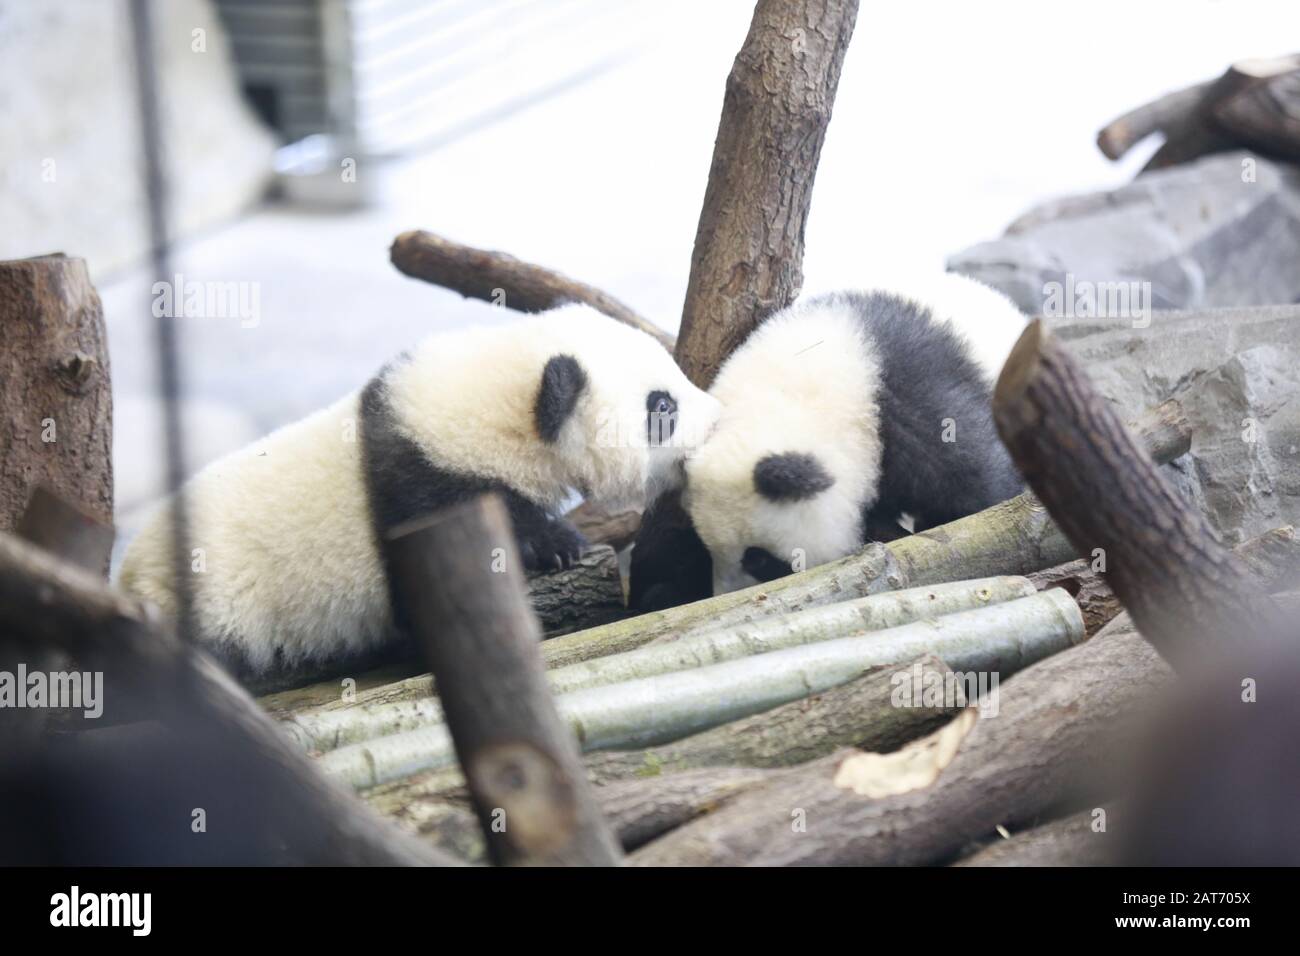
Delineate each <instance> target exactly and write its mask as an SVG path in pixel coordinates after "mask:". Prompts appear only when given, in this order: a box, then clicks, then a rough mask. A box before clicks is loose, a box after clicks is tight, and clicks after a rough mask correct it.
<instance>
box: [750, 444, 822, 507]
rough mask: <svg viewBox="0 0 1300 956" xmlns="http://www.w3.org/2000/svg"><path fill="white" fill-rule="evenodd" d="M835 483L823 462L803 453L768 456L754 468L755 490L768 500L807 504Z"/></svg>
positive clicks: (794, 452)
mask: <svg viewBox="0 0 1300 956" xmlns="http://www.w3.org/2000/svg"><path fill="white" fill-rule="evenodd" d="M833 484H835V479H834V478H832V477H831V476H830V474H829V473H828V472H827V471H826V469H825V468H824V467H823V466H822V463H821V462H820V461H818V460H817V459H816V458H814V457H813V456H812V455H807V454H804V453H803V452H797V451H788V452H785V453H784V454H780V455H768V456H767V457H765V458H761V459H759V461H758V464H756V465H755V466H754V488H755V490H757V491H758V493H759V494H760V495H762V496H763V497H764V498H766V499H767V500H768V501H806V500H807V499H809V498H813V497H815V496H817V495H819V494H821V493H822V492H823V491H825V490H826V489H827V488H829V487H830V486H831V485H833Z"/></svg>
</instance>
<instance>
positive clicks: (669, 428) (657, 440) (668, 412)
mask: <svg viewBox="0 0 1300 956" xmlns="http://www.w3.org/2000/svg"><path fill="white" fill-rule="evenodd" d="M676 430H677V400H676V399H675V398H673V397H672V395H670V394H669V393H668V392H663V391H653V392H651V393H650V394H649V395H647V396H646V397H645V436H646V440H647V441H648V442H649V443H650V445H652V446H654V445H664V444H667V443H668V439H670V438H672V437H673V432H674V431H676Z"/></svg>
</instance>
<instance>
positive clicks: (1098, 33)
mask: <svg viewBox="0 0 1300 956" xmlns="http://www.w3.org/2000/svg"><path fill="white" fill-rule="evenodd" d="M157 8H158V17H159V22H158V25H157V27H158V37H157V41H158V60H157V63H158V75H159V85H160V93H161V96H162V99H163V107H164V117H165V127H164V148H165V151H166V155H167V162H168V167H167V168H168V171H169V177H170V187H171V214H172V223H171V225H172V229H173V232H174V234H175V236H176V237H177V243H176V246H175V248H174V250H173V256H172V265H173V268H174V269H175V271H176V272H177V273H179V274H181V275H182V276H184V280H185V281H191V280H194V281H199V282H204V283H236V284H238V286H239V289H240V294H241V295H242V296H243V298H242V299H241V300H240V302H241V310H240V311H239V312H238V314H230V313H229V312H228V313H227V314H225V315H222V316H216V317H207V318H186V319H184V320H183V322H182V326H181V327H182V330H183V336H182V341H181V344H182V359H183V368H182V371H183V376H184V394H185V402H184V415H185V422H186V425H187V428H186V438H187V442H188V446H189V447H188V452H189V463H190V466H191V468H197V467H198V466H200V465H202V464H203V463H205V462H207V461H209V460H211V459H212V458H214V457H216V456H217V455H219V454H221V453H223V452H225V451H229V450H231V449H233V448H235V447H237V446H240V445H242V444H245V443H247V442H248V441H250V440H252V439H253V438H255V437H257V436H258V435H261V434H263V433H265V432H267V431H269V430H271V429H273V428H275V427H277V426H279V425H282V424H285V423H287V422H289V421H291V420H293V419H296V418H298V417H301V416H302V415H304V414H306V413H307V412H309V411H311V410H314V409H315V408H318V407H320V406H322V405H324V404H325V403H327V402H329V401H331V400H333V399H334V398H336V397H338V396H339V395H341V394H343V393H344V392H346V391H348V390H350V389H353V388H356V387H358V386H360V385H361V384H362V383H363V382H364V381H365V379H366V378H367V377H368V376H369V375H370V374H372V373H373V371H374V370H375V369H377V368H378V367H379V366H380V365H381V364H382V363H383V362H384V361H385V360H386V359H388V358H390V357H391V356H392V355H394V354H395V353H397V352H399V351H400V350H401V349H403V348H405V347H406V346H407V345H409V344H411V343H412V342H413V341H415V340H416V339H417V338H419V337H420V336H422V335H423V334H426V333H428V332H431V331H436V330H440V329H446V328H449V327H453V326H456V325H458V324H462V323H467V322H478V321H499V320H500V319H501V314H500V313H494V312H493V311H492V308H491V307H490V306H488V305H486V304H483V303H480V302H474V301H465V300H462V299H461V298H460V297H459V296H457V295H455V294H453V293H450V292H446V291H444V290H441V289H438V288H435V287H433V286H430V285H427V284H424V283H421V282H418V281H415V280H412V279H408V278H406V277H404V276H402V275H400V274H399V273H398V272H397V271H396V270H395V269H394V268H393V267H392V265H391V264H390V263H389V261H388V247H389V244H390V243H391V241H392V239H393V238H394V237H395V236H396V235H397V234H398V233H399V232H402V231H405V230H408V229H414V228H425V229H429V230H431V231H434V232H437V233H439V234H442V235H445V236H448V237H449V238H452V239H455V240H456V241H459V242H464V243H468V244H470V245H476V246H482V247H487V248H494V249H501V250H504V251H507V252H510V253H512V254H514V255H516V256H518V257H520V258H523V259H526V260H530V261H535V262H538V263H540V264H543V265H547V266H551V267H554V268H557V269H559V270H560V271H562V272H565V273H567V274H569V275H572V276H574V277H576V278H580V279H582V280H584V281H587V282H590V283H592V284H594V285H596V286H598V287H600V288H603V289H605V290H607V291H609V292H610V293H612V294H614V295H615V296H617V297H619V298H620V299H622V300H624V301H626V302H627V303H629V304H630V305H632V306H633V307H634V308H636V309H638V310H639V311H641V312H642V313H643V314H646V315H649V316H650V317H651V318H653V319H654V320H655V321H657V322H658V323H660V324H662V325H663V326H664V327H665V328H667V329H669V330H675V329H676V327H677V324H678V320H679V318H680V310H681V303H682V297H683V294H684V291H685V287H686V280H687V273H688V269H689V264H690V255H691V247H692V242H693V239H694V235H695V228H696V221H697V217H698V214H699V209H700V203H701V199H702V197H703V193H704V187H705V182H706V178H707V175H708V169H709V160H710V155H711V151H712V146H713V138H714V134H715V132H716V128H717V121H718V115H719V111H720V108H721V103H722V93H723V85H724V81H725V78H726V75H727V72H728V70H729V69H730V67H731V62H732V59H733V57H734V56H735V53H736V51H737V49H739V47H740V44H741V41H742V40H743V38H744V35H745V32H746V29H747V27H748V24H749V19H750V15H751V13H752V10H753V4H752V2H751V0H709V2H706V3H702V2H699V0H261V2H258V0H170V2H167V3H164V4H158V5H157ZM1297 27H1300V8H1298V7H1297V5H1296V4H1295V2H1294V0H1232V2H1227V0H1146V2H1143V3H1133V2H1131V0H1127V2H1120V0H1088V2H1074V0H1071V2H1056V3H1051V4H1045V3H1041V2H1035V0H997V2H993V0H990V2H983V3H959V2H938V0H914V2H909V3H906V4H893V5H879V4H867V5H864V8H863V9H862V11H861V14H860V16H859V19H858V24H857V29H856V32H855V35H854V39H853V42H852V44H851V46H850V48H849V53H848V57H847V60H846V62H845V65H844V71H843V77H842V80H841V83H840V87H839V92H838V96H837V99H836V104H835V114H834V120H833V122H832V123H831V125H830V132H829V134H828V136H827V139H826V144H825V149H824V152H823V154H822V159H821V165H820V168H819V171H818V175H817V186H816V191H815V196H814V200H813V206H812V212H811V217H810V219H809V223H808V229H807V254H806V258H805V261H804V272H805V290H806V291H817V290H822V289H828V288H842V287H848V286H862V285H867V284H870V283H872V282H876V281H880V280H882V279H889V278H890V277H894V276H898V275H900V274H915V273H918V272H926V271H933V270H937V269H942V268H944V267H945V266H954V267H962V268H963V271H971V272H972V273H973V274H983V273H986V272H987V269H988V268H989V267H990V264H992V265H994V266H997V267H998V268H1003V267H1004V266H1005V265H1006V256H1007V255H1008V254H1009V253H1008V251H1007V247H1005V246H1003V245H999V244H998V242H997V241H996V240H998V237H1000V236H1002V234H1003V231H1004V229H1006V227H1007V226H1008V224H1010V223H1012V222H1013V221H1015V220H1017V219H1018V218H1019V217H1021V216H1022V215H1023V214H1024V213H1026V211H1027V210H1030V209H1031V208H1033V207H1035V206H1036V205H1037V204H1039V203H1042V202H1043V201H1045V200H1049V199H1053V198H1055V197H1059V196H1064V195H1070V194H1078V193H1090V192H1096V191H1100V190H1109V189H1115V188H1118V187H1121V186H1123V185H1124V184H1127V183H1129V182H1130V181H1131V180H1132V179H1133V177H1134V176H1135V174H1136V173H1137V172H1138V171H1139V170H1140V169H1141V167H1142V166H1143V164H1144V163H1145V161H1146V160H1147V158H1149V157H1150V155H1151V154H1152V153H1153V152H1154V150H1155V149H1156V147H1157V146H1158V142H1156V141H1152V142H1149V143H1144V144H1142V145H1141V146H1140V147H1139V148H1138V149H1136V150H1134V151H1133V152H1132V153H1130V154H1129V155H1127V156H1126V157H1125V158H1124V159H1123V160H1122V161H1121V162H1118V163H1112V162H1110V161H1108V160H1107V159H1106V158H1105V157H1103V156H1102V154H1101V153H1100V152H1099V151H1098V149H1097V147H1096V145H1095V142H1094V140H1095V137H1096V134H1097V131H1098V130H1099V129H1100V128H1101V127H1102V126H1103V125H1105V124H1106V123H1107V122H1108V121H1110V120H1112V119H1114V118H1115V117H1116V116H1118V115H1120V114H1121V113H1124V112H1126V111H1127V110H1129V109H1131V108H1133V107H1135V106H1137V105H1139V104H1141V103H1143V102H1146V101H1148V100H1150V99H1153V98H1155V97H1157V96H1159V95H1161V94H1163V93H1166V92H1168V91H1171V90H1174V89H1177V88H1179V87H1183V86H1186V85H1189V84H1192V83H1195V82H1199V81H1203V80H1207V79H1210V78H1212V77H1215V76H1218V75H1219V74H1220V73H1222V72H1223V70H1224V69H1225V67H1226V66H1227V65H1228V64H1229V63H1231V62H1233V61H1235V60H1239V59H1243V58H1248V57H1261V56H1274V55H1279V54H1283V53H1287V52H1290V49H1291V48H1293V47H1294V46H1295V45H1296V40H1297V38H1298V37H1300V30H1297ZM131 64H132V58H131V48H130V36H129V32H128V20H127V16H126V4H125V2H124V0H41V2H33V0H0V157H2V158H0V162H2V163H3V186H4V188H3V189H0V223H2V224H3V228H2V229H0V258H5V259H8V258H20V257H26V256H34V255H38V254H42V253H48V252H54V251H62V252H65V253H67V254H68V255H74V256H81V257H84V258H85V259H87V261H88V263H89V267H90V272H91V276H92V279H93V280H94V282H95V284H96V286H97V288H98V289H99V292H100V294H101V296H102V298H103V301H104V307H105V312H106V316H107V321H108V327H109V334H110V350H111V360H112V381H113V390H114V404H115V424H116V428H115V454H114V457H115V471H116V480H117V507H118V511H119V524H120V526H121V527H122V530H123V532H124V533H123V534H122V535H120V537H119V541H120V542H121V541H125V540H126V539H127V538H129V536H130V532H131V530H132V528H133V525H134V524H135V523H136V522H137V521H138V517H139V511H140V508H141V507H142V506H143V505H145V504H146V503H148V502H149V501H151V500H152V499H153V498H155V497H156V496H157V495H158V494H159V492H160V491H161V490H162V487H163V460H162V454H161V439H160V422H159V419H160V409H159V403H158V399H157V397H156V395H157V388H156V382H155V380H154V361H155V360H154V353H153V351H152V341H151V335H152V332H151V316H150V311H149V310H150V304H151V300H152V296H151V294H150V285H151V283H152V279H153V277H152V276H150V275H149V272H148V268H147V266H146V265H145V257H146V255H147V237H146V217H145V213H144V209H145V206H144V202H143V195H142V190H141V186H140V173H139V162H140V159H139V135H138V126H137V117H136V113H135V96H134V87H133V85H132V83H133V74H132V65H131ZM1230 162H1231V163H1232V164H1233V165H1232V169H1233V170H1234V171H1235V170H1236V169H1237V165H1236V164H1237V163H1238V160H1236V159H1230ZM1234 175H1235V173H1234ZM1263 175H1264V174H1263V173H1261V181H1263ZM1288 177H1291V172H1290V171H1285V170H1284V171H1279V172H1277V173H1276V175H1274V178H1273V180H1268V182H1269V183H1271V185H1268V190H1267V191H1265V190H1256V191H1255V192H1254V193H1253V194H1252V196H1256V197H1258V196H1262V195H1268V196H1270V197H1272V202H1273V205H1271V206H1270V207H1269V209H1270V210H1271V211H1270V212H1269V217H1271V218H1269V219H1268V223H1267V224H1266V225H1267V229H1263V228H1262V227H1261V230H1259V231H1260V234H1261V235H1262V236H1263V237H1264V238H1265V239H1266V240H1267V242H1268V248H1270V249H1273V250H1275V251H1277V250H1280V254H1286V255H1290V254H1291V252H1292V251H1293V250H1294V249H1300V201H1297V198H1296V197H1297V196H1300V191H1297V190H1296V188H1295V184H1294V182H1293V181H1292V179H1293V177H1292V178H1288ZM1198 195H1199V194H1198ZM1221 201H1222V202H1223V203H1224V204H1225V205H1226V207H1227V208H1230V209H1236V208H1237V207H1239V206H1240V205H1241V203H1242V202H1243V201H1244V200H1242V199H1241V198H1240V197H1239V196H1237V195H1236V194H1233V195H1232V196H1230V197H1228V198H1226V199H1222V200H1221ZM1254 201H1255V200H1254V199H1252V200H1251V202H1254ZM1234 214H1235V213H1234ZM1202 218H1209V214H1208V213H1207V214H1206V215H1205V216H1204V217H1202ZM1269 230H1271V232H1270V231H1269ZM1110 234H1113V233H1108V235H1110ZM1135 235H1136V238H1135V239H1134V241H1133V242H1132V245H1133V246H1134V247H1139V252H1140V247H1141V246H1142V241H1141V234H1140V233H1137V234H1135ZM989 241H993V242H992V244H991V245H983V244H986V243H988V242H989ZM1287 243H1292V244H1293V246H1287V245H1286V244H1287ZM1049 245H1050V243H1049ZM1011 252H1015V250H1011ZM1021 252H1023V249H1022V250H1021ZM1016 254H1019V253H1018V252H1017V253H1016ZM1051 254H1052V252H1051V250H1050V249H1049V250H1048V253H1047V255H1048V257H1049V258H1050V256H1051ZM981 257H982V258H981ZM1139 258H1140V255H1139ZM1288 261H1292V262H1293V261H1294V257H1291V258H1290V259H1289V260H1288ZM1119 271H1121V272H1122V271H1124V270H1123V269H1120V270H1119ZM1257 271H1258V270H1257ZM1292 271H1293V270H1292ZM1257 278H1258V276H1257ZM1279 281H1282V280H1279ZM1286 281H1294V277H1293V278H1292V279H1291V280H1286ZM1011 284H1012V285H1014V283H1011ZM1022 284H1023V283H1022ZM1032 285H1033V283H1029V284H1028V286H1026V287H1032ZM1182 285H1187V289H1188V290H1190V291H1187V290H1183V291H1179V290H1180V289H1182ZM1255 286H1256V287H1260V288H1263V287H1265V286H1268V283H1267V282H1262V281H1261V282H1257V283H1256V284H1255ZM1169 288H1170V289H1172V290H1173V291H1170V292H1169V295H1168V297H1167V299H1166V300H1160V301H1158V302H1157V304H1158V305H1159V304H1168V305H1191V306H1196V305H1203V304H1216V300H1215V296H1216V295H1218V296H1219V302H1218V304H1225V303H1224V302H1223V301H1222V300H1224V299H1229V300H1232V301H1229V302H1227V303H1226V304H1254V303H1253V302H1252V301H1242V300H1243V299H1247V300H1248V299H1250V295H1246V296H1240V295H1238V296H1236V297H1235V298H1234V296H1233V295H1232V294H1230V293H1228V292H1216V291H1215V289H1214V286H1213V283H1212V282H1208V283H1207V282H1201V283H1200V284H1199V285H1197V284H1196V283H1191V284H1190V285H1188V284H1186V283H1183V284H1180V283H1179V282H1174V283H1172V284H1170V286H1169ZM1010 291H1014V290H1010ZM1166 291H1168V290H1166ZM1160 295H1161V289H1160V288H1158V289H1157V298H1158V300H1159V299H1160ZM1252 295H1256V297H1257V298H1259V299H1260V300H1262V301H1294V300H1295V296H1294V294H1293V292H1292V290H1290V289H1289V288H1281V287H1268V288H1266V289H1265V290H1264V291H1262V292H1258V293H1252ZM1021 304H1022V307H1026V308H1028V310H1029V311H1033V309H1032V306H1033V302H1032V301H1030V302H1029V303H1027V304H1026V303H1025V302H1024V301H1023V298H1022V299H1021Z"/></svg>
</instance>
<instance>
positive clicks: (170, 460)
mask: <svg viewBox="0 0 1300 956" xmlns="http://www.w3.org/2000/svg"><path fill="white" fill-rule="evenodd" d="M131 35H132V46H133V47H134V50H135V65H136V69H135V77H136V96H137V102H138V109H139V118H140V143H141V148H142V152H143V157H142V158H143V161H144V169H143V172H144V190H145V200H146V204H147V207H148V213H149V247H150V265H151V266H152V272H153V282H151V283H150V289H151V290H152V289H153V288H154V286H155V284H156V283H158V282H166V283H170V282H172V281H173V280H174V277H173V275H172V271H171V255H170V237H169V235H168V215H167V212H168V209H167V203H168V195H167V178H166V167H165V164H164V147H163V131H162V114H161V109H160V106H159V102H158V74H157V70H156V68H155V55H156V53H155V49H156V48H155V45H154V23H153V8H152V2H151V0H131ZM151 294H152V293H151ZM182 294H183V290H181V289H173V290H172V295H173V297H174V298H175V297H179V296H181V295H182ZM152 311H153V313H154V343H155V349H156V352H157V356H156V357H157V364H158V382H159V387H160V391H161V397H162V401H163V447H164V454H165V455H166V464H167V491H168V493H169V494H170V495H171V496H172V507H173V509H174V510H173V511H172V515H173V520H172V574H173V576H174V579H175V584H176V600H177V620H176V627H177V633H178V635H179V636H180V638H181V639H182V640H189V639H190V637H191V636H192V635H193V633H194V630H193V627H192V624H193V593H192V588H191V583H192V582H191V578H190V569H189V513H188V508H187V507H186V502H185V499H184V496H183V495H181V493H180V489H181V485H182V483H183V482H184V480H185V454H184V446H183V435H182V429H181V411H180V380H181V372H180V357H179V354H178V348H177V326H176V320H175V319H174V318H171V317H169V316H168V315H167V314H166V313H167V312H168V311H170V310H166V309H164V310H158V309H153V310H152ZM160 312H161V313H162V314H159V313H160Z"/></svg>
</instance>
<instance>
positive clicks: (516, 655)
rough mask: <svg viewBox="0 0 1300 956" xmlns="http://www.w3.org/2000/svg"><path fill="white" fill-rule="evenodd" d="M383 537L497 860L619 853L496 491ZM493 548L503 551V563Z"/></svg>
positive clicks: (399, 608)
mask: <svg viewBox="0 0 1300 956" xmlns="http://www.w3.org/2000/svg"><path fill="white" fill-rule="evenodd" d="M383 546H384V557H385V565H386V567H387V569H388V573H389V579H390V580H389V583H390V589H391V591H392V594H393V599H394V602H393V603H394V612H395V616H396V619H397V620H398V622H399V624H400V626H402V627H403V629H405V630H407V631H408V633H410V634H411V635H412V636H413V637H414V638H415V639H416V641H417V642H418V643H419V644H420V646H421V647H422V648H423V650H424V653H425V656H426V657H427V659H428V661H429V663H430V669H431V670H432V671H433V675H434V681H435V683H436V685H437V688H438V692H439V697H440V698H441V701H442V706H443V709H444V711H445V713H446V718H447V728H448V730H449V731H450V736H451V739H452V740H453V741H454V742H455V749H456V755H457V756H458V757H459V760H460V765H461V767H462V768H463V769H464V772H465V778H466V780H467V781H468V784H469V790H470V795H471V797H472V799H473V802H474V808H475V811H476V812H477V814H478V817H479V822H480V824H481V826H482V828H483V833H484V837H485V838H486V840H487V843H488V847H489V852H490V853H491V856H492V859H493V860H494V861H496V862H497V863H499V864H552V865H554V864H570V865H572V864H587V865H592V864H596V865H600V864H606V865H607V864H613V863H617V862H618V861H619V860H620V859H621V854H620V853H619V850H618V845H617V843H616V842H615V840H614V837H613V835H612V833H611V832H610V830H609V828H608V826H607V825H606V824H605V822H604V821H603V820H602V819H601V816H600V812H599V811H598V810H597V809H596V806H595V803H594V801H593V799H592V796H591V792H590V785H589V784H588V783H587V780H586V775H585V773H584V772H583V768H582V761H581V758H580V757H579V756H578V749H577V747H576V746H575V743H574V741H573V738H572V737H571V736H570V734H569V732H568V730H567V729H566V728H565V726H564V724H563V723H562V722H561V721H560V717H559V714H558V713H557V712H556V710H555V703H554V701H553V700H552V699H551V695H550V692H549V690H548V689H547V686H546V676H545V671H544V670H543V667H542V661H541V657H540V656H539V654H538V652H537V646H538V643H539V642H540V640H541V628H540V626H539V625H538V623H537V618H536V617H535V616H534V615H533V612H532V610H531V609H530V608H529V606H528V598H527V595H526V593H525V591H524V580H523V574H522V573H521V571H520V568H522V567H523V562H522V561H521V560H520V559H519V556H518V549H517V546H516V543H515V538H514V533H513V532H512V530H511V527H510V519H509V517H508V515H507V513H506V509H505V505H504V504H503V503H502V502H501V500H500V498H498V497H495V496H489V497H484V498H479V499H476V500H474V501H471V502H468V503H466V504H464V505H460V506H457V507H455V508H451V509H448V510H446V511H442V512H439V513H438V514H436V515H433V516H432V517H426V518H420V519H417V520H416V521H413V522H408V523H407V524H405V525H401V526H399V527H397V528H395V529H393V530H392V531H391V532H389V534H388V535H387V536H386V538H385V541H384V542H383ZM495 548H504V549H505V553H506V555H507V560H506V562H505V564H504V567H503V568H502V569H500V570H498V569H496V568H494V567H493V562H492V553H493V549H495Z"/></svg>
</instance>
